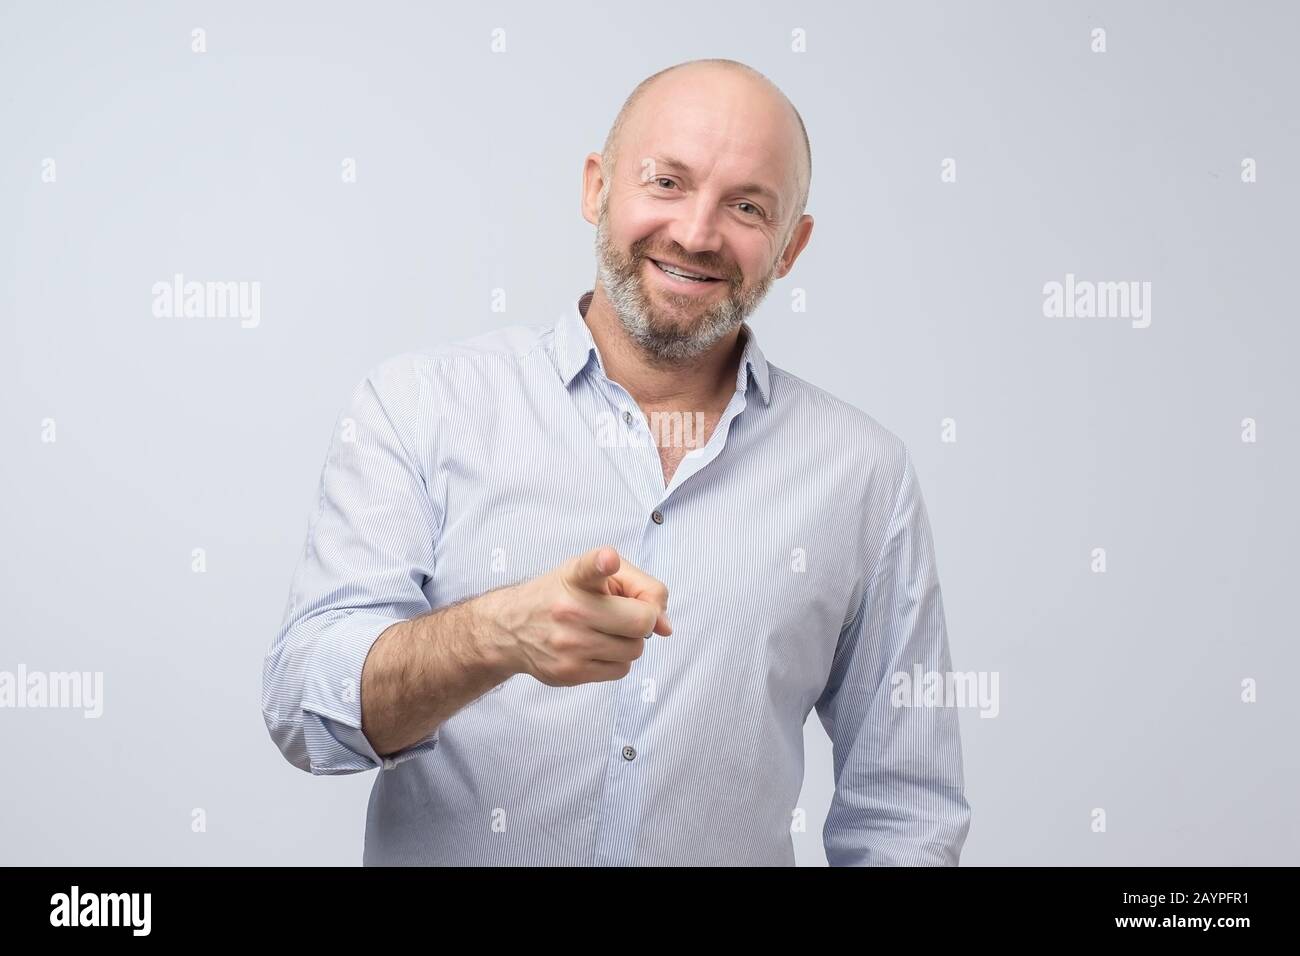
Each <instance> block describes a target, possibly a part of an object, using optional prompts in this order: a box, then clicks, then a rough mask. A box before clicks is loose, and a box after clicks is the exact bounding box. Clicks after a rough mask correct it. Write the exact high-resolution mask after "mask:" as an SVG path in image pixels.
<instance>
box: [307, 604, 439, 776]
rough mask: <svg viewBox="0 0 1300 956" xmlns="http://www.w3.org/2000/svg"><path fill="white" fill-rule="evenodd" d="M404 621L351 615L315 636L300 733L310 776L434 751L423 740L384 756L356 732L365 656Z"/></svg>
mask: <svg viewBox="0 0 1300 956" xmlns="http://www.w3.org/2000/svg"><path fill="white" fill-rule="evenodd" d="M403 620H405V618H400V617H389V616H385V615H382V614H374V613H369V612H365V611H352V612H350V613H349V614H347V615H346V616H344V617H342V618H340V619H338V620H336V621H333V622H331V624H330V626H329V627H327V628H325V629H324V630H323V631H322V632H320V633H319V634H318V635H317V637H316V640H315V642H314V646H313V648H312V651H311V655H310V657H309V659H308V661H307V667H306V674H305V675H304V680H303V695H302V709H303V734H304V737H305V743H306V746H307V753H308V756H309V758H310V761H311V772H312V773H314V774H331V773H354V772H356V771H358V770H369V769H372V768H374V767H382V768H383V769H385V770H391V769H392V768H393V767H396V766H397V765H398V764H400V763H403V762H405V761H407V760H410V759H411V758H413V757H417V756H419V755H420V754H421V753H426V752H428V751H431V750H433V749H434V747H436V746H437V743H438V730H437V728H435V729H434V730H433V731H432V732H431V733H430V734H429V735H428V736H427V737H425V738H424V739H423V740H420V741H418V742H416V743H414V744H412V745H411V746H410V747H405V748H403V749H402V750H399V751H397V752H396V753H394V754H390V755H389V756H387V757H384V756H381V755H380V754H379V753H377V752H376V751H375V748H374V746H372V745H371V743H370V741H369V739H367V737H366V735H365V733H364V732H363V731H362V730H361V674H362V670H363V668H364V667H365V663H366V656H367V655H368V654H369V653H370V649H371V647H372V646H374V643H375V641H377V640H378V639H379V636H380V635H381V634H383V632H384V631H386V630H387V629H388V628H389V627H391V626H392V625H394V624H397V623H399V622H401V621H403Z"/></svg>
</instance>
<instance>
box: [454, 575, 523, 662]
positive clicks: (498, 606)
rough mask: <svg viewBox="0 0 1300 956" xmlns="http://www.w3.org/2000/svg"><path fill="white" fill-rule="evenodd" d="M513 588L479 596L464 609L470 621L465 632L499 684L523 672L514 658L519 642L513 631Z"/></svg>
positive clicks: (500, 589)
mask: <svg viewBox="0 0 1300 956" xmlns="http://www.w3.org/2000/svg"><path fill="white" fill-rule="evenodd" d="M513 591H514V588H513V587H505V588H497V589H495V590H492V591H488V592H486V593H484V594H480V595H479V596H478V597H476V598H475V599H474V600H472V601H467V602H466V603H465V604H464V605H462V610H463V611H464V612H465V614H466V616H467V618H468V621H467V627H466V629H465V632H466V633H467V634H468V635H469V638H470V646H471V648H472V650H473V653H474V654H475V656H476V657H477V658H478V660H479V662H480V663H481V664H482V665H483V666H484V668H486V669H487V670H488V671H489V672H490V673H492V674H493V675H494V676H496V677H497V678H498V680H500V681H504V680H507V679H509V678H511V677H513V676H514V675H515V674H518V673H520V672H521V671H522V668H521V667H519V665H518V663H517V655H516V654H515V646H516V642H515V639H514V633H513V631H512V629H511V627H510V621H509V609H510V600H509V598H510V594H511V592H513Z"/></svg>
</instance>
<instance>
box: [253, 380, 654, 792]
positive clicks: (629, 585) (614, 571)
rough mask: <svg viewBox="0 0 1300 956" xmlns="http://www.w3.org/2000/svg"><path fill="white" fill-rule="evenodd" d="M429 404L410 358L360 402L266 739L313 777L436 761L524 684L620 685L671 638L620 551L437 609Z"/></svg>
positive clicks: (272, 675)
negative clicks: (444, 733)
mask: <svg viewBox="0 0 1300 956" xmlns="http://www.w3.org/2000/svg"><path fill="white" fill-rule="evenodd" d="M423 396H424V386H423V384H422V380H421V377H420V370H419V369H418V368H417V367H416V362H415V361H412V359H411V357H409V356H400V357H398V358H397V359H393V360H390V361H388V362H385V363H383V364H382V365H381V366H379V367H377V368H376V369H375V370H374V371H373V372H372V373H371V374H369V375H367V376H366V378H365V379H363V380H362V382H361V383H360V384H359V385H358V386H357V388H356V389H355V390H354V392H353V395H352V399H351V402H350V403H349V405H348V406H347V408H346V410H345V412H344V414H343V416H341V417H340V422H339V424H340V425H344V424H347V423H349V422H350V426H349V428H348V429H347V430H346V431H345V430H344V429H343V428H336V429H335V432H334V437H333V439H332V441H331V445H330V451H329V454H328V456H327V458H326V463H325V467H324V469H323V471H322V474H321V483H320V497H319V503H318V506H317V510H316V513H315V515H314V516H313V518H312V520H311V521H310V522H309V525H308V531H307V543H306V546H305V548H304V551H303V555H302V559H301V561H300V562H299V566H298V569H297V571H296V572H295V575H294V583H293V586H292V588H291V590H290V595H289V601H288V605H287V607H286V609H285V616H284V621H283V623H282V625H281V628H280V632H279V634H278V635H277V636H276V638H275V640H274V641H273V642H272V645H271V648H270V650H269V652H268V653H267V655H266V658H265V661H264V665H263V679H262V716H263V719H264V721H265V722H266V726H267V730H268V731H269V733H270V735H271V737H272V739H273V740H274V741H275V743H276V745H277V746H278V747H279V749H280V751H281V753H283V754H284V756H285V758H286V759H287V760H288V761H289V762H290V763H292V764H293V765H294V766H296V767H298V768H300V769H302V770H306V771H309V772H311V773H313V774H345V773H357V772H359V771H364V770H370V769H373V768H375V767H377V766H383V767H385V768H391V767H393V766H396V764H398V763H401V762H403V761H404V760H409V759H411V758H413V757H416V756H418V755H420V754H421V753H427V752H429V751H432V750H433V749H434V748H435V747H436V746H437V743H438V727H439V725H440V724H441V723H442V722H444V721H445V720H446V719H447V718H448V717H449V716H450V715H451V714H452V713H454V712H455V711H457V710H459V709H460V708H462V707H464V706H465V704H467V703H469V702H470V701H472V700H474V699H475V698H477V697H479V696H481V695H482V694H484V693H486V692H487V691H488V690H490V689H491V688H492V687H493V686H495V685H496V684H498V683H501V682H502V681H504V680H506V679H507V678H508V677H509V676H511V675H512V674H515V673H521V672H522V673H528V674H531V675H532V676H533V677H535V678H537V679H538V680H540V681H542V682H543V683H546V684H550V685H552V686H568V685H572V684H578V683H585V682H588V681H596V680H616V679H618V678H619V677H621V676H623V675H624V674H626V673H627V672H628V670H629V669H630V667H631V661H632V660H634V659H635V658H636V657H638V656H639V655H640V653H641V648H642V646H643V644H644V637H645V636H646V635H648V634H649V633H650V632H651V630H652V629H653V630H654V631H655V632H657V633H660V634H668V633H670V630H669V629H668V623H667V616H666V613H665V612H666V609H667V597H668V596H667V590H666V589H665V588H664V587H663V585H662V584H661V583H660V582H658V581H655V580H654V579H652V578H649V577H648V576H647V575H645V574H644V573H643V572H641V571H639V570H638V569H636V568H635V567H633V566H632V565H625V566H622V567H620V559H619V556H618V554H617V552H615V551H614V549H612V548H598V549H596V550H594V551H590V552H588V553H587V554H585V555H580V556H578V557H575V558H571V559H570V560H568V561H566V562H564V564H562V565H560V566H559V567H558V568H556V569H555V570H553V571H551V572H549V573H547V574H544V575H542V576H540V577H538V578H534V579H532V580H531V581H526V582H523V583H522V584H517V585H513V586H510V587H506V588H499V589H496V590H494V591H488V592H486V593H484V594H482V595H479V596H478V597H477V598H473V599H470V600H468V601H464V602H462V603H460V604H458V605H451V606H447V607H443V608H441V609H439V610H436V611H434V610H432V608H431V607H430V603H429V600H428V598H427V597H426V596H425V593H424V587H425V585H426V582H427V581H428V580H429V579H430V578H431V577H432V576H433V575H434V564H435V554H434V551H435V544H436V542H437V540H438V538H439V535H440V531H441V525H442V519H443V515H442V513H441V511H440V508H439V502H440V501H441V500H442V496H441V495H439V494H436V489H437V488H438V480H437V479H438V476H437V475H426V474H425V473H424V470H423V469H422V467H421V461H422V454H421V452H422V449H424V448H427V447H428V446H429V445H430V444H431V442H432V439H431V436H429V435H427V434H418V433H417V434H414V435H413V434H411V433H410V431H411V430H413V429H420V428H427V427H428V426H429V423H430V421H431V420H432V419H433V418H434V416H433V415H432V414H431V410H429V409H428V408H426V407H424V403H423V401H422V399H423ZM344 435H347V436H348V437H347V438H345V437H343V436H344ZM628 638H635V640H628ZM363 701H364V712H363ZM371 736H373V738H374V742H377V743H378V744H379V747H378V748H376V746H375V745H374V743H373V742H372V740H371Z"/></svg>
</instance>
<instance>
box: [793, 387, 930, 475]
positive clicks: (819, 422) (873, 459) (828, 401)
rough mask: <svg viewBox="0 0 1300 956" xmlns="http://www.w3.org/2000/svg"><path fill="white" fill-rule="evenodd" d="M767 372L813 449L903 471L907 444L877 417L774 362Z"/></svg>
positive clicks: (861, 462)
mask: <svg viewBox="0 0 1300 956" xmlns="http://www.w3.org/2000/svg"><path fill="white" fill-rule="evenodd" d="M768 376H769V382H770V385H771V391H772V401H773V403H777V402H780V403H782V404H783V406H784V407H785V408H786V409H787V411H788V413H789V414H791V415H793V416H795V417H796V418H797V420H799V421H800V424H801V425H802V426H804V428H805V431H804V434H805V435H806V436H807V437H808V439H809V440H810V441H812V442H813V443H814V448H813V449H811V451H812V452H814V453H816V452H819V451H820V452H823V453H826V454H830V455H833V456H834V457H837V458H847V459H849V460H850V461H851V462H852V464H854V465H855V466H858V467H863V466H866V467H872V466H884V468H885V469H886V470H889V471H895V472H900V473H901V469H902V467H903V465H904V464H905V463H906V460H907V456H908V452H907V446H906V445H905V444H904V442H903V439H902V438H901V437H899V436H898V435H897V434H895V433H894V432H893V431H891V430H890V429H889V428H887V427H885V426H884V425H883V424H881V422H880V421H878V420H877V419H876V418H875V417H873V416H872V415H870V414H868V413H867V412H865V411H863V410H862V409H861V408H858V407H857V406H856V405H853V404H852V403H850V402H848V401H845V400H844V399H842V398H839V397H838V396H836V395H832V394H831V393H830V392H828V391H827V390H826V389H824V388H821V387H820V386H817V385H814V384H812V383H811V382H809V381H807V380H806V379H802V378H800V377H799V376H797V375H795V374H793V373H792V372H789V371H787V370H785V369H783V368H780V367H779V366H776V365H773V364H772V363H771V362H769V363H768ZM817 446H821V447H817ZM900 477H901V474H900Z"/></svg>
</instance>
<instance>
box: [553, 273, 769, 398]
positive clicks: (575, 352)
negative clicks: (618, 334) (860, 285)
mask: <svg viewBox="0 0 1300 956" xmlns="http://www.w3.org/2000/svg"><path fill="white" fill-rule="evenodd" d="M594 291H595V290H593V289H588V290H587V291H586V292H584V293H583V294H582V295H581V296H579V297H578V298H577V299H576V300H575V301H573V302H571V303H570V304H569V307H568V308H567V309H565V310H564V314H563V315H562V316H561V317H560V320H559V321H558V322H557V323H556V324H555V334H554V340H553V345H552V348H553V349H554V352H555V362H556V367H557V368H558V369H559V372H560V381H562V382H564V384H565V386H566V387H567V386H568V385H569V383H570V382H572V381H573V380H574V379H575V378H576V377H577V376H578V373H579V372H581V371H582V370H583V369H585V368H586V367H587V365H588V363H589V362H590V361H591V358H592V356H593V355H594V356H595V357H596V365H597V367H599V368H600V370H601V372H602V373H603V372H604V371H605V363H604V361H603V360H602V359H601V357H600V349H598V348H597V347H596V341H595V339H593V338H592V337H591V329H590V328H588V326H587V320H586V315H587V307H588V306H589V305H591V297H592V295H593V293H594ZM740 334H741V336H742V337H743V338H744V340H745V345H744V351H743V352H742V353H741V356H740V365H739V367H738V368H737V369H736V391H738V392H748V390H749V384H750V383H751V382H752V383H753V384H754V385H756V386H757V387H758V394H759V397H760V398H762V400H763V404H764V405H767V404H770V402H771V398H770V393H769V385H768V368H767V359H766V358H764V357H763V350H762V349H760V348H759V347H758V336H757V335H755V334H754V330H753V328H752V327H751V326H750V324H749V323H748V322H745V323H743V324H742V325H741V332H740Z"/></svg>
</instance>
